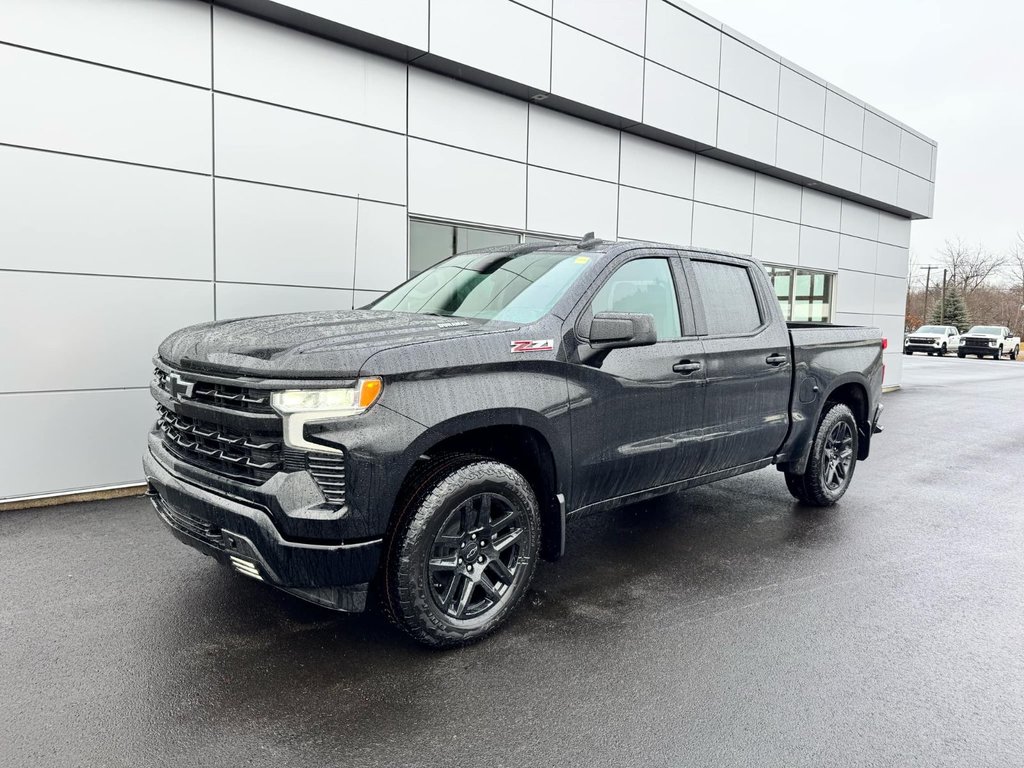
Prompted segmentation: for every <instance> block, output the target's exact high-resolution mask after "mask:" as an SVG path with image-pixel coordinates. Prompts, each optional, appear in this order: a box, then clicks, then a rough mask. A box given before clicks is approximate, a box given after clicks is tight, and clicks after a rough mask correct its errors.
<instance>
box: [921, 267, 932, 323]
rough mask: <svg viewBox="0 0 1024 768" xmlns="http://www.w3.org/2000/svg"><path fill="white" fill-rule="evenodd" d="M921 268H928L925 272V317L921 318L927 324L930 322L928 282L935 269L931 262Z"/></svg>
mask: <svg viewBox="0 0 1024 768" xmlns="http://www.w3.org/2000/svg"><path fill="white" fill-rule="evenodd" d="M921 269H924V270H927V271H926V272H925V273H924V317H922V318H921V320H922V322H924V323H925V325H927V324H928V283H929V282H930V281H931V278H932V270H933V269H935V267H933V266H932V265H931V264H928V265H927V266H924V267H921Z"/></svg>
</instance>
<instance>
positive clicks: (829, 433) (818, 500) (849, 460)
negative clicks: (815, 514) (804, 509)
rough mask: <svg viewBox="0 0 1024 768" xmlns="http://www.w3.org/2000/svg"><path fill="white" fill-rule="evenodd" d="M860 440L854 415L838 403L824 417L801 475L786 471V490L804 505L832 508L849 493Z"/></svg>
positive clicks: (819, 424)
mask: <svg viewBox="0 0 1024 768" xmlns="http://www.w3.org/2000/svg"><path fill="white" fill-rule="evenodd" d="M858 444H859V437H858V434H857V422H856V420H855V419H854V418H853V412H852V411H851V410H850V409H849V407H847V406H846V405H843V404H842V403H836V404H834V405H833V406H832V407H831V408H829V410H828V411H826V413H825V414H824V415H823V416H822V417H821V421H820V422H819V423H818V429H817V431H816V432H815V434H814V442H813V444H812V445H811V457H810V460H809V461H808V462H807V470H806V471H805V472H804V473H803V474H802V475H797V474H794V473H791V472H786V487H787V488H789V492H790V493H791V494H793V496H794V497H795V498H796V499H797V500H798V501H801V502H803V503H804V504H810V505H812V506H815V507H830V506H832V505H833V504H835V503H836V502H837V501H839V499H841V498H842V497H843V494H844V493H846V489H847V488H849V487H850V481H851V480H852V479H853V471H854V469H856V467H857V447H858Z"/></svg>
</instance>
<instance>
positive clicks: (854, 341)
mask: <svg viewBox="0 0 1024 768" xmlns="http://www.w3.org/2000/svg"><path fill="white" fill-rule="evenodd" d="M786 325H787V326H788V327H789V338H790V346H791V352H792V358H791V359H792V361H793V389H792V394H791V395H790V413H791V426H790V431H789V435H788V436H787V438H786V442H785V444H784V445H783V448H782V451H781V452H780V456H779V461H780V462H783V463H784V462H788V461H799V462H803V461H805V459H806V454H807V447H808V445H809V443H810V441H811V440H812V439H813V436H814V429H815V426H816V423H817V414H818V412H819V410H820V408H821V403H820V400H819V395H820V393H822V392H830V391H833V390H834V389H835V388H836V387H841V386H843V385H845V384H847V383H848V384H849V385H850V386H852V387H858V388H860V390H861V391H862V392H863V405H862V409H861V410H862V412H861V413H859V414H855V416H857V418H858V423H861V424H863V425H864V429H870V421H871V419H872V418H873V417H874V414H875V410H876V408H877V406H878V403H879V400H880V399H881V392H882V378H883V373H884V366H883V362H882V348H883V344H882V332H881V330H880V329H879V328H873V327H868V326H859V325H833V324H825V323H799V322H796V323H787V324H786ZM862 377H863V378H862ZM856 382H867V384H866V387H864V386H862V384H858V383H856ZM865 444H867V441H865ZM800 469H801V470H802V467H801V468H800Z"/></svg>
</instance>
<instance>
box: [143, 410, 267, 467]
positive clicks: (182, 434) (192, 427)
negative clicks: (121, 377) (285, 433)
mask: <svg viewBox="0 0 1024 768" xmlns="http://www.w3.org/2000/svg"><path fill="white" fill-rule="evenodd" d="M157 412H158V414H159V418H158V420H157V427H158V428H159V429H160V431H161V432H162V433H163V443H164V447H165V448H167V450H168V451H170V452H171V453H173V454H174V455H175V456H177V457H178V458H179V459H181V460H182V461H185V462H188V463H189V464H193V465H195V466H197V467H200V468H201V469H206V470H209V471H211V472H216V473H217V474H220V475H227V476H228V477H233V478H236V479H238V480H242V481H244V482H250V483H257V484H258V483H262V482H265V481H266V480H269V479H270V478H271V477H273V475H274V474H275V473H276V472H279V471H281V469H282V468H283V466H284V465H283V463H282V460H281V442H280V441H279V440H274V439H271V438H269V437H266V436H246V435H241V434H237V433H235V432H230V431H228V430H227V429H225V428H224V427H222V426H220V425H218V424H214V423H212V422H206V421H202V420H199V419H194V418H190V417H188V416H182V415H180V414H176V413H173V412H171V411H170V410H168V409H167V408H165V407H164V406H162V405H158V406H157Z"/></svg>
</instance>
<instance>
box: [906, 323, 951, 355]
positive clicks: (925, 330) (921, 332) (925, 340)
mask: <svg viewBox="0 0 1024 768" xmlns="http://www.w3.org/2000/svg"><path fill="white" fill-rule="evenodd" d="M959 348H960V331H958V330H957V329H956V328H954V327H953V326H952V325H922V326H921V327H920V328H918V329H917V330H916V331H914V332H913V333H911V334H909V335H908V336H907V339H906V341H905V342H904V343H903V352H904V353H905V354H908V355H912V354H914V353H915V352H927V353H928V354H929V356H930V355H939V356H940V357H943V356H945V354H946V353H947V352H956V350H957V349H959Z"/></svg>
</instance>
